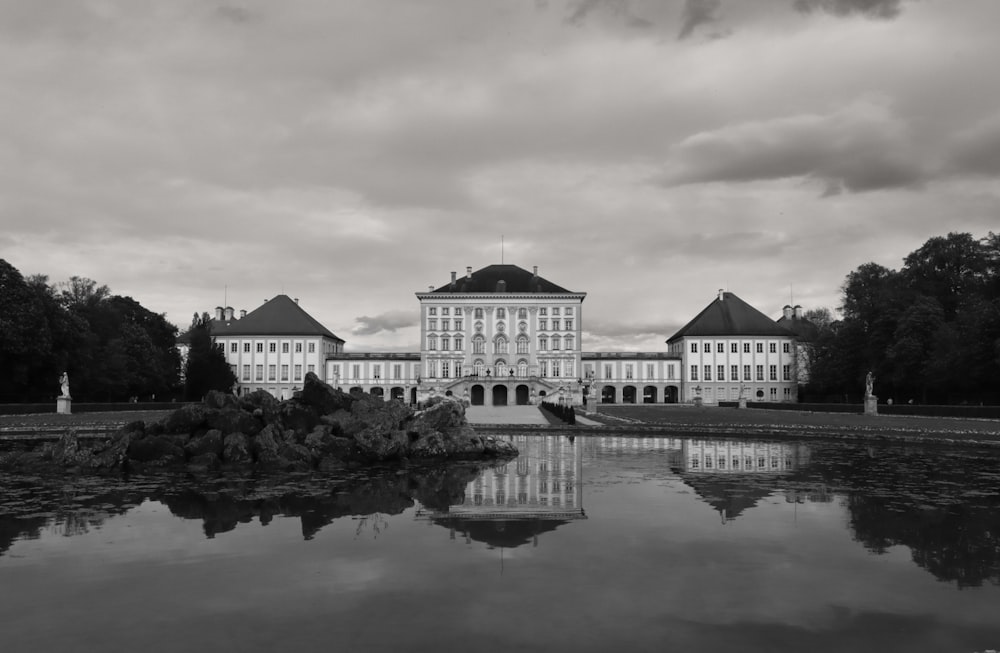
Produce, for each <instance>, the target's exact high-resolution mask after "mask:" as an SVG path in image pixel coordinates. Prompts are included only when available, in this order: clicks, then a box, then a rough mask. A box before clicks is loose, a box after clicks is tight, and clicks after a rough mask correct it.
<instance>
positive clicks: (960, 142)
mask: <svg viewBox="0 0 1000 653" xmlns="http://www.w3.org/2000/svg"><path fill="white" fill-rule="evenodd" d="M947 167H948V171H949V172H951V173H953V174H956V175H959V176H961V175H970V174H971V175H983V176H1000V114H997V115H995V116H993V117H991V118H989V119H987V120H984V121H982V122H980V123H978V124H976V125H974V126H973V127H971V128H969V129H967V130H965V131H963V132H961V133H959V134H958V135H957V136H956V137H955V140H954V143H953V145H952V148H951V152H950V156H949V160H948V162H947Z"/></svg>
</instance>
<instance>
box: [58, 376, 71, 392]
mask: <svg viewBox="0 0 1000 653" xmlns="http://www.w3.org/2000/svg"><path fill="white" fill-rule="evenodd" d="M59 385H60V389H61V390H62V395H60V396H63V397H68V396H69V374H67V373H66V372H63V373H62V376H60V377H59Z"/></svg>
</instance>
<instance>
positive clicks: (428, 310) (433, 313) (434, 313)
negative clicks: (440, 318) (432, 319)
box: [427, 306, 438, 315]
mask: <svg viewBox="0 0 1000 653" xmlns="http://www.w3.org/2000/svg"><path fill="white" fill-rule="evenodd" d="M427 314H428V315H437V314H438V309H436V308H434V307H433V306H431V307H430V308H429V309H427Z"/></svg>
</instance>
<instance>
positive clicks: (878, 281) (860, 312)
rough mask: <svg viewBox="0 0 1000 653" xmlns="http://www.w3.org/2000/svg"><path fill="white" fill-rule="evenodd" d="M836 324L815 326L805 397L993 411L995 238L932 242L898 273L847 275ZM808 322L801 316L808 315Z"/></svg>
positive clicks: (872, 268) (999, 336)
mask: <svg viewBox="0 0 1000 653" xmlns="http://www.w3.org/2000/svg"><path fill="white" fill-rule="evenodd" d="M840 311H841V314H842V319H840V320H839V321H829V320H828V321H826V323H823V321H822V320H817V322H818V324H817V326H818V327H819V329H818V335H817V338H816V340H815V342H814V343H813V345H812V352H811V364H810V382H809V386H808V387H807V389H806V397H807V399H820V398H826V399H839V400H850V401H855V400H857V399H858V398H859V397H860V395H861V394H862V392H863V389H864V378H865V374H866V373H867V372H868V371H869V370H871V371H872V373H873V374H874V375H875V378H876V383H875V394H876V395H877V396H878V397H879V399H880V400H881V401H885V400H887V399H890V398H892V399H893V400H894V401H896V402H899V401H909V400H914V401H917V402H920V403H939V404H945V403H966V402H967V403H975V404H978V403H980V402H983V403H989V404H995V403H1000V234H994V233H992V232H990V233H989V234H988V235H987V236H986V237H984V238H981V239H976V238H975V237H973V236H972V235H971V234H967V233H949V234H948V235H947V236H943V237H941V236H938V237H934V238H931V239H930V240H928V241H927V242H926V243H924V244H923V245H922V246H921V247H920V248H919V249H917V250H916V251H914V252H912V253H910V254H909V255H908V256H907V257H906V258H905V259H904V261H903V267H902V269H900V270H892V269H889V268H886V267H883V266H881V265H878V264H876V263H865V264H864V265H862V266H860V267H858V268H857V269H856V270H854V271H853V272H851V273H850V274H848V275H847V279H846V281H845V282H844V285H843V303H842V305H841V307H840ZM807 317H808V316H807Z"/></svg>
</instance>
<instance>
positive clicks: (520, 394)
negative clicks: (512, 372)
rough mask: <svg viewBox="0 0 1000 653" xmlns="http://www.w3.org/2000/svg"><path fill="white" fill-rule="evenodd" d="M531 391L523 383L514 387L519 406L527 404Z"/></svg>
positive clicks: (515, 399) (515, 398)
mask: <svg viewBox="0 0 1000 653" xmlns="http://www.w3.org/2000/svg"><path fill="white" fill-rule="evenodd" d="M529 397H530V391H529V390H528V386H526V385H524V384H521V385H519V386H517V388H515V389H514V401H515V402H516V403H517V405H518V406H527V405H528V402H529Z"/></svg>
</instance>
